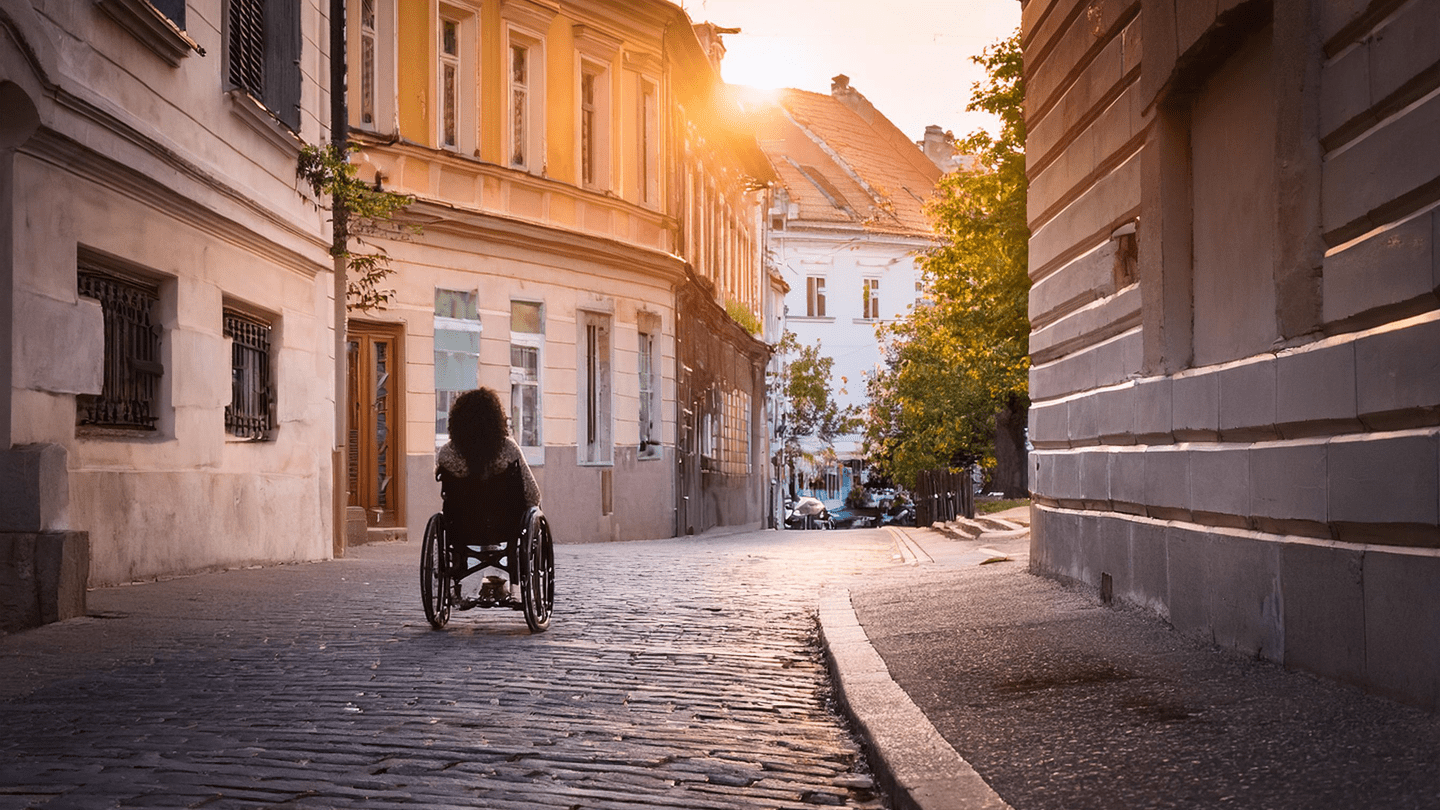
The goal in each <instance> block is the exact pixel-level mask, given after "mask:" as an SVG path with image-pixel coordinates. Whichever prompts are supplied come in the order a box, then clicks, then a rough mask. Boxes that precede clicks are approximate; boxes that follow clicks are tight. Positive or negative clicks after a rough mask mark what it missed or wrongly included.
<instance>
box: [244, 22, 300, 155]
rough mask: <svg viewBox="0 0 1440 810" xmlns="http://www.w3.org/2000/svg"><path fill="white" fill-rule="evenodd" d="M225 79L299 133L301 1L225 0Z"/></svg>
mask: <svg viewBox="0 0 1440 810" xmlns="http://www.w3.org/2000/svg"><path fill="white" fill-rule="evenodd" d="M226 25H227V26H228V35H229V36H228V43H229V47H228V50H227V59H228V77H229V81H230V85H231V86H232V87H235V88H238V89H240V90H244V91H245V92H246V93H249V94H250V96H251V97H252V98H254V99H255V100H256V101H258V102H260V103H261V104H263V105H265V108H266V109H268V110H269V111H270V112H272V113H274V114H275V117H276V118H277V119H279V120H280V122H281V123H283V124H285V125H286V126H288V127H290V129H292V130H297V131H298V130H299V129H300V0H229V15H228V17H227V18H226Z"/></svg>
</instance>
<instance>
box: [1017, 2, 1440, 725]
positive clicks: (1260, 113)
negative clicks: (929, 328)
mask: <svg viewBox="0 0 1440 810" xmlns="http://www.w3.org/2000/svg"><path fill="white" fill-rule="evenodd" d="M1437 25H1440V2H1436V1H1435V0H1417V2H1411V3H1381V2H1371V3H1365V2H1360V0H1353V1H1350V0H1347V1H1346V2H1327V3H1313V2H1306V1H1304V0H1274V2H1269V1H1268V0H1251V2H1234V1H1233V0H1222V1H1221V2H1219V3H1209V4H1194V3H1171V2H1152V0H1138V2H1137V0H1115V1H1114V2H1101V3H1078V2H1073V1H1072V0H1029V2H1025V3H1023V37H1024V49H1025V71H1026V73H1025V76H1026V82H1027V88H1026V95H1027V97H1026V116H1027V124H1028V142H1027V160H1028V174H1029V178H1030V194H1029V209H1030V225H1031V229H1032V237H1031V240H1030V276H1031V279H1032V282H1033V288H1032V291H1031V296H1030V313H1031V320H1032V333H1031V354H1032V361H1033V367H1032V372H1031V392H1030V393H1031V397H1032V400H1033V406H1032V408H1031V412H1030V419H1031V424H1030V437H1031V440H1032V441H1033V442H1034V445H1035V448H1036V451H1035V453H1034V454H1033V456H1032V464H1033V467H1032V470H1031V474H1032V486H1033V490H1034V498H1035V500H1034V507H1033V511H1034V515H1033V519H1034V533H1033V539H1032V554H1031V565H1032V568H1033V569H1035V570H1037V571H1039V572H1041V573H1045V574H1048V575H1052V576H1057V577H1062V578H1069V579H1074V580H1078V581H1081V582H1084V583H1086V584H1089V585H1092V586H1095V587H1098V588H1100V590H1101V592H1102V594H1103V595H1105V596H1107V597H1109V596H1110V595H1112V594H1113V596H1114V598H1118V599H1122V600H1124V601H1128V602H1131V603H1135V604H1138V605H1142V606H1144V607H1147V608H1149V609H1151V610H1153V611H1155V612H1156V613H1158V614H1160V615H1161V616H1163V617H1164V618H1166V619H1167V620H1168V621H1169V622H1170V623H1171V624H1173V625H1174V626H1175V627H1176V628H1177V629H1179V630H1181V631H1184V632H1186V633H1191V634H1195V635H1199V636H1201V637H1203V638H1206V639H1210V640H1213V641H1214V643H1216V644H1218V645H1220V646H1222V647H1229V648H1235V649H1237V650H1239V651H1242V652H1244V653H1246V654H1251V655H1256V656H1258V657H1262V658H1266V659H1270V660H1273V661H1277V662H1282V663H1284V664H1285V665H1286V666H1288V667H1294V668H1298V669H1304V670H1308V671H1311V672H1315V673H1318V674H1320V675H1323V676H1326V677H1330V678H1334V679H1337V680H1341V681H1344V682H1349V683H1355V684H1359V685H1362V686H1364V687H1366V688H1368V689H1371V690H1373V691H1376V692H1379V693H1382V694H1386V695H1389V696H1392V697H1395V698H1397V699H1400V700H1403V701H1406V702H1410V703H1415V704H1418V705H1421V706H1427V707H1430V708H1432V709H1433V708H1435V707H1436V705H1437V700H1440V519H1437V512H1440V484H1437V481H1440V419H1437V414H1440V373H1437V368H1440V298H1437V291H1440V250H1437V249H1436V245H1437V241H1440V214H1437V205H1440V194H1437V187H1440V185H1437V184H1440V141H1437V139H1436V137H1435V132H1436V123H1437V121H1440V89H1437V88H1440V85H1437V76H1440V73H1437V71H1436V70H1435V67H1436V65H1437V64H1440V28H1437Z"/></svg>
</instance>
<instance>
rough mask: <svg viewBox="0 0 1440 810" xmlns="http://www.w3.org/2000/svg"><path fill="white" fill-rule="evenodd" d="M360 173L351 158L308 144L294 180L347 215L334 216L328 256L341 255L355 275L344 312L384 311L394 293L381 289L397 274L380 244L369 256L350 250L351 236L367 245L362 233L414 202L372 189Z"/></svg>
mask: <svg viewBox="0 0 1440 810" xmlns="http://www.w3.org/2000/svg"><path fill="white" fill-rule="evenodd" d="M358 149H359V147H357V146H353V145H352V146H351V147H350V148H349V150H348V151H350V152H354V151H357V150H358ZM357 171H358V169H357V167H356V166H355V164H353V163H351V162H350V160H349V155H348V153H347V152H346V151H345V150H341V149H338V148H336V147H335V146H334V145H331V144H326V145H324V146H313V145H310V144H306V145H305V147H304V148H302V149H301V150H300V158H299V160H298V161H297V162H296V166H295V175H296V176H297V177H299V178H300V179H301V180H304V181H305V182H307V183H309V184H310V188H311V190H313V191H314V192H315V196H316V197H318V198H320V199H322V200H323V199H325V198H326V197H328V198H330V201H331V207H332V208H338V209H342V210H343V212H344V216H336V217H335V219H334V225H335V243H334V245H333V246H332V247H331V249H330V253H331V255H334V256H341V255H343V256H344V257H345V259H346V264H347V266H348V267H349V269H350V271H351V273H352V274H353V275H351V277H350V278H349V279H348V280H347V283H346V287H347V289H346V298H347V301H346V308H347V309H352V310H359V311H361V312H366V311H369V310H372V309H384V308H385V305H386V304H387V303H389V301H390V299H391V297H393V296H394V295H395V291H394V290H386V289H381V288H380V287H379V284H380V283H381V282H382V281H384V279H385V277H386V276H388V275H390V273H391V272H393V271H392V270H391V269H390V257H389V255H388V254H386V253H385V249H384V248H382V247H379V246H378V245H377V246H373V247H374V252H370V253H359V252H356V251H353V250H351V249H350V240H351V238H352V237H353V238H354V240H355V242H356V244H358V245H362V246H363V245H365V244H366V243H365V241H364V240H363V239H361V238H360V237H359V235H358V233H359V232H360V231H362V230H364V229H366V228H374V227H375V225H376V223H378V222H381V221H388V220H390V219H392V218H393V217H394V216H395V214H396V212H398V211H399V210H400V209H402V208H404V207H405V206H407V205H409V204H410V203H412V202H414V201H415V198H414V197H412V196H410V195H408V194H397V193H395V192H393V191H383V190H381V189H379V188H378V187H371V186H370V185H369V184H368V183H366V182H364V181H363V180H361V179H360V178H359V177H357V176H356V172H357ZM377 186H378V184H377Z"/></svg>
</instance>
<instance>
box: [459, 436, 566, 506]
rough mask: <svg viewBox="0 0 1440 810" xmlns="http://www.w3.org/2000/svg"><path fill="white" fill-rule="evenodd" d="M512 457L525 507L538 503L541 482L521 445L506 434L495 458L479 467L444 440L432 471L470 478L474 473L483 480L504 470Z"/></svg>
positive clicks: (479, 480) (511, 460)
mask: <svg viewBox="0 0 1440 810" xmlns="http://www.w3.org/2000/svg"><path fill="white" fill-rule="evenodd" d="M514 461H519V462H520V478H521V480H522V482H523V483H524V488H525V508H526V509H529V508H530V507H532V506H539V505H540V485H539V484H537V483H535V475H534V473H532V472H530V465H529V464H526V463H525V454H524V453H522V452H521V451H520V445H518V444H516V443H515V440H514V439H512V438H511V437H509V436H506V437H505V443H504V444H502V445H500V452H499V453H498V454H496V456H495V458H493V459H491V460H490V463H489V464H485V465H481V466H479V467H477V466H476V465H473V464H471V463H470V462H468V461H467V460H466V458H465V457H464V456H462V455H461V454H460V451H459V450H456V449H455V446H454V445H453V444H451V443H450V442H446V443H445V446H444V447H441V448H440V452H439V454H438V455H437V456H436V457H435V471H436V472H437V473H438V472H439V471H441V470H444V471H445V472H446V474H448V475H450V476H452V477H454V478H469V477H470V476H472V475H473V476H475V477H476V480H477V481H478V482H481V483H483V482H484V481H486V480H487V479H490V478H494V477H495V476H497V475H499V474H500V473H502V472H504V471H505V468H506V467H509V466H510V464H511V462H514Z"/></svg>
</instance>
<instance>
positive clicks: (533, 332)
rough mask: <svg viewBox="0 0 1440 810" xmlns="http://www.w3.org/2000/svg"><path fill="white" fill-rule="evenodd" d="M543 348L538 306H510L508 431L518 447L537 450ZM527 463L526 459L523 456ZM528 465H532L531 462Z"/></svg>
mask: <svg viewBox="0 0 1440 810" xmlns="http://www.w3.org/2000/svg"><path fill="white" fill-rule="evenodd" d="M544 348H545V321H544V311H543V308H542V307H541V305H540V304H536V303H531V302H528V301H511V302H510V430H511V432H512V433H513V434H514V435H515V441H516V442H518V443H519V444H520V446H521V447H540V446H541V444H540V443H541V441H542V439H543V437H542V435H541V416H542V414H541V412H540V369H541V368H543V363H542V361H543V359H544V357H543V353H544ZM526 460H527V461H529V460H530V458H529V457H528V456H527V458H526ZM531 463H532V464H533V463H535V462H534V461H531Z"/></svg>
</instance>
